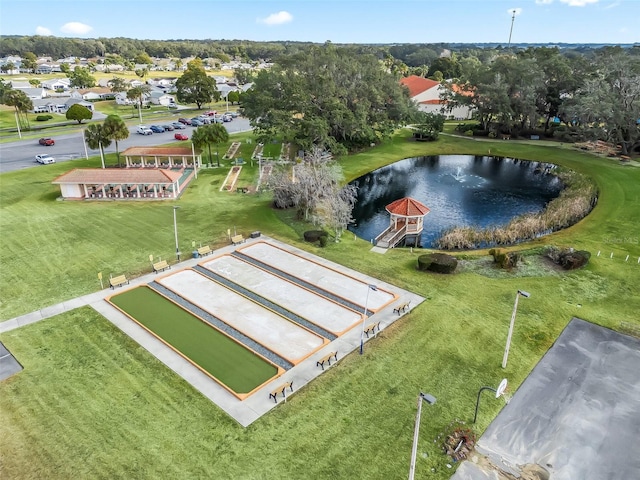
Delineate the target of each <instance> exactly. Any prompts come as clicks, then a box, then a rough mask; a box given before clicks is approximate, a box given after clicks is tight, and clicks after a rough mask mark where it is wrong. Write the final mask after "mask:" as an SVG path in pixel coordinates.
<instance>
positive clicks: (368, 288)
mask: <svg viewBox="0 0 640 480" xmlns="http://www.w3.org/2000/svg"><path fill="white" fill-rule="evenodd" d="M371 290H373V291H374V292H377V291H378V287H376V286H375V285H367V299H366V300H365V302H364V317H363V318H362V331H361V332H360V355H362V353H363V352H364V323H365V322H366V321H367V308H368V307H369V292H370V291H371Z"/></svg>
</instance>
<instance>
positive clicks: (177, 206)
mask: <svg viewBox="0 0 640 480" xmlns="http://www.w3.org/2000/svg"><path fill="white" fill-rule="evenodd" d="M179 208H180V206H179V205H174V206H173V233H174V234H175V237H176V257H177V258H178V262H179V261H180V247H179V246H178V223H177V222H176V210H178V209H179Z"/></svg>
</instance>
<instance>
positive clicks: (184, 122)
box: [178, 118, 191, 125]
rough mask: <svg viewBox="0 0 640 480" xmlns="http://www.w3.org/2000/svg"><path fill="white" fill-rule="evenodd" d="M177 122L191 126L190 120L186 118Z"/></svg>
mask: <svg viewBox="0 0 640 480" xmlns="http://www.w3.org/2000/svg"><path fill="white" fill-rule="evenodd" d="M178 121H179V122H180V123H182V124H184V125H191V120H189V119H188V118H179V119H178Z"/></svg>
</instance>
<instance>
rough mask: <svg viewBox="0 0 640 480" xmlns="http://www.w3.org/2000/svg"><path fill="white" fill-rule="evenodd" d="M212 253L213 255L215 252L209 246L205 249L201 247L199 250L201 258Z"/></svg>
mask: <svg viewBox="0 0 640 480" xmlns="http://www.w3.org/2000/svg"><path fill="white" fill-rule="evenodd" d="M210 253H213V250H211V247H210V246H209V245H205V246H204V247H200V248H199V249H198V256H199V257H204V256H205V255H209V254H210Z"/></svg>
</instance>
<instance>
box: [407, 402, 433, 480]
mask: <svg viewBox="0 0 640 480" xmlns="http://www.w3.org/2000/svg"><path fill="white" fill-rule="evenodd" d="M423 400H424V401H425V402H427V403H428V404H429V405H433V404H434V403H436V397H434V396H433V395H431V394H429V393H422V392H420V395H418V413H417V415H416V426H415V427H414V429H413V447H412V449H411V466H410V467H409V480H413V477H414V475H415V474H416V456H417V454H418V436H419V435H420V415H421V414H422V401H423Z"/></svg>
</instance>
